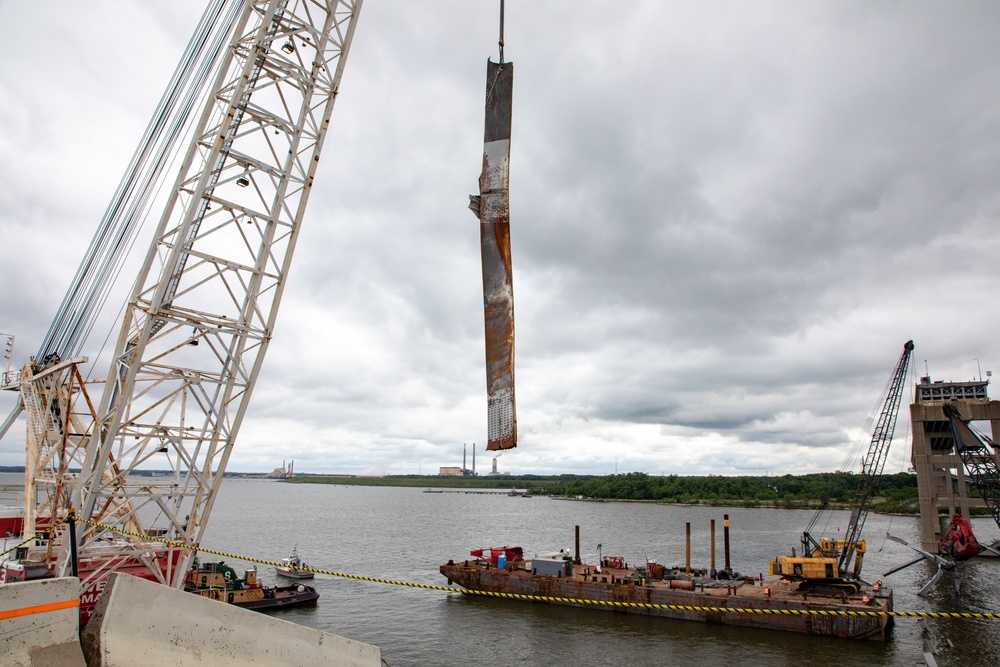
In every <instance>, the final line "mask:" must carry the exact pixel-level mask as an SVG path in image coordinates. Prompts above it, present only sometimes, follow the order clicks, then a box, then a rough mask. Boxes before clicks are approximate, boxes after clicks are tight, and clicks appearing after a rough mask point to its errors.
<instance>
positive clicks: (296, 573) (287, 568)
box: [274, 547, 315, 579]
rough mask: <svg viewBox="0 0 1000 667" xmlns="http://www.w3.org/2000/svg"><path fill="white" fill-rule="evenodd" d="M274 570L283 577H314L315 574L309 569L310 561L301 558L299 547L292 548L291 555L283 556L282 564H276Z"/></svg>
mask: <svg viewBox="0 0 1000 667" xmlns="http://www.w3.org/2000/svg"><path fill="white" fill-rule="evenodd" d="M303 568H304V569H303ZM274 570H275V571H276V572H277V573H278V574H280V575H281V576H282V577H289V578H291V579H312V578H313V577H314V576H315V575H314V574H313V573H312V572H310V571H309V563H306V562H305V561H303V560H302V559H301V558H299V554H298V551H297V547H296V548H293V549H292V555H291V556H289V557H288V558H282V559H281V565H276V566H275V567H274Z"/></svg>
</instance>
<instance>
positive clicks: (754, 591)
mask: <svg viewBox="0 0 1000 667" xmlns="http://www.w3.org/2000/svg"><path fill="white" fill-rule="evenodd" d="M538 561H539V562H538V563H535V562H533V561H532V560H520V561H515V562H514V563H506V564H505V563H504V562H503V561H502V560H501V561H500V562H499V565H498V564H497V562H496V561H493V562H491V561H490V560H489V558H480V559H475V560H466V561H459V562H457V563H456V562H454V561H448V563H447V564H446V565H442V566H441V568H440V571H441V574H443V575H444V576H445V577H447V579H448V582H449V584H451V583H455V584H458V585H460V586H462V587H464V588H467V589H469V590H476V591H488V592H493V593H501V594H513V595H516V596H518V597H517V598H516V599H522V600H531V601H536V602H543V603H547V604H557V605H567V606H571V607H583V608H588V609H601V610H604V611H615V612H619V613H629V614H642V615H646V616H660V617H664V618H674V619H681V620H687V621H701V622H703V623H719V624H721V625H735V626H741V627H750V628H761V629H766V630H783V631H788V632H802V633H805V634H811V635H819V636H824V637H842V638H847V639H870V640H876V641H885V640H886V638H887V634H888V631H889V628H890V627H891V626H892V616H891V615H888V614H884V613H871V612H891V611H892V589H890V588H888V587H879V589H878V590H873V589H872V588H871V587H868V588H865V589H862V590H861V591H859V592H858V593H857V594H856V595H850V596H847V595H837V596H835V597H830V596H828V595H819V594H816V593H803V592H799V591H797V590H795V589H794V584H788V583H782V581H781V580H779V579H763V580H761V581H758V580H756V579H754V578H752V577H746V578H739V579H733V580H719V579H710V578H708V577H696V576H693V575H691V574H687V573H685V572H684V571H683V570H682V571H680V573H678V571H677V570H668V571H666V572H665V573H661V574H660V577H661V578H659V579H657V578H655V577H654V576H653V573H655V572H657V568H649V569H647V568H629V567H627V566H626V567H613V566H612V567H601V568H597V567H593V566H587V565H573V564H572V562H571V561H569V560H566V561H565V565H564V566H562V567H559V568H558V569H556V570H555V571H554V572H553V573H552V574H542V573H541V572H542V571H544V572H551V571H552V569H551V567H550V565H551V563H552V561H551V560H550V559H538ZM541 565H544V567H542V568H541V570H540V569H539V566H541ZM521 596H524V597H521ZM737 609H738V610H743V611H730V610H737ZM830 612H833V613H830ZM845 612H847V613H845Z"/></svg>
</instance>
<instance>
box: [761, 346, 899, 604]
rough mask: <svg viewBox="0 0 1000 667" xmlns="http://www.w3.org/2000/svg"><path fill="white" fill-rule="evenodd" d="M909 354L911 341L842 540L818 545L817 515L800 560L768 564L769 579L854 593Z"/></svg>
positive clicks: (781, 558)
mask: <svg viewBox="0 0 1000 667" xmlns="http://www.w3.org/2000/svg"><path fill="white" fill-rule="evenodd" d="M912 352H913V341H912V340H911V341H907V342H906V344H905V345H903V353H902V355H901V356H900V358H899V362H898V363H897V364H896V368H895V370H894V371H893V374H892V376H891V378H890V381H889V384H888V385H887V390H886V392H885V400H884V402H883V404H882V410H881V412H880V413H879V417H878V421H877V422H876V424H875V426H874V428H873V430H872V437H871V443H870V444H869V447H868V452H867V454H866V455H865V458H864V460H863V461H862V463H861V473H860V475H859V478H858V490H857V492H856V494H855V497H854V504H853V506H852V509H851V517H850V520H849V522H848V526H847V531H846V532H845V536H844V538H843V539H836V540H834V539H820V540H817V539H816V538H814V537H813V536H812V535H811V534H810V531H811V530H812V528H813V526H814V525H815V524H816V521H817V519H818V518H819V516H820V515H821V513H822V510H820V511H819V512H817V513H816V514H815V515H814V516H813V519H812V521H810V523H809V526H808V527H807V528H806V530H805V532H803V533H802V555H801V556H795V555H794V554H793V555H792V556H778V557H777V558H776V559H774V560H772V561H771V566H770V570H771V574H772V575H775V576H781V577H783V578H785V579H789V580H792V581H800V582H802V584H801V586H805V587H806V588H823V587H825V588H830V589H832V590H840V591H853V592H856V591H857V590H859V588H860V587H859V585H858V582H859V581H860V578H861V565H862V562H863V560H864V554H865V541H864V540H863V539H861V531H862V529H863V528H864V525H865V520H866V519H867V518H868V513H869V511H870V510H871V507H872V502H873V501H874V500H875V496H876V495H878V485H879V481H880V480H881V478H882V471H883V469H884V468H885V461H886V457H887V456H888V453H889V445H890V444H891V443H892V436H893V433H894V432H895V430H896V419H897V417H898V416H899V406H900V401H901V400H902V396H903V388H904V386H905V382H906V373H907V369H908V367H909V362H910V356H911V354H912Z"/></svg>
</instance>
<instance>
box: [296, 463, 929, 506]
mask: <svg viewBox="0 0 1000 667" xmlns="http://www.w3.org/2000/svg"><path fill="white" fill-rule="evenodd" d="M285 481H287V482H293V483H313V484H349V485H365V486H411V487H433V488H446V489H510V488H517V489H524V490H528V491H530V492H531V493H532V494H536V495H550V496H560V497H568V498H578V499H587V500H620V501H646V502H660V503H672V504H690V505H715V506H720V507H782V508H803V509H804V508H817V507H830V508H847V507H850V506H851V505H852V504H853V502H854V498H855V496H856V495H857V493H858V484H859V482H860V478H859V476H858V475H854V474H852V473H844V472H837V473H816V474H811V475H782V476H778V477H775V476H739V477H723V476H717V475H708V476H684V475H665V476H654V475H647V474H645V473H641V472H632V473H627V474H622V475H604V476H598V475H551V476H544V475H513V476H512V475H490V476H487V477H471V476H469V477H441V476H438V475H390V476H385V477H346V476H305V475H300V476H297V477H295V478H292V479H288V480H285ZM916 499H917V478H916V475H913V474H909V473H897V474H893V475H884V476H883V477H882V480H881V483H880V484H879V494H878V500H877V505H876V509H877V510H878V511H880V512H891V513H899V514H916V513H917V512H918V508H917V503H916Z"/></svg>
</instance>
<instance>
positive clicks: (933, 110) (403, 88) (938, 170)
mask: <svg viewBox="0 0 1000 667" xmlns="http://www.w3.org/2000/svg"><path fill="white" fill-rule="evenodd" d="M498 5H499V3H498V2H485V1H484V2H470V1H469V0H427V1H425V2H404V1H403V0H366V3H365V6H364V9H363V11H362V14H361V18H360V22H359V25H358V29H357V33H356V36H355V41H354V45H353V48H352V50H351V54H350V57H349V60H348V63H347V68H346V72H345V75H344V79H343V83H342V86H341V94H340V96H339V98H338V102H337V106H336V109H335V110H334V114H333V121H332V125H331V130H330V134H329V136H328V138H327V142H326V146H325V151H324V156H323V161H322V163H321V166H320V168H319V174H318V176H317V186H316V190H315V192H314V194H313V196H312V198H311V200H310V208H309V211H308V213H307V215H306V221H305V224H304V227H303V231H302V235H301V239H300V242H299V246H298V248H299V249H298V251H297V253H296V256H295V260H294V262H293V266H292V270H291V275H290V278H289V281H288V286H287V290H286V294H285V298H284V301H283V302H282V306H281V312H280V314H279V316H278V326H277V329H276V331H275V333H274V342H273V344H272V345H271V348H270V352H269V355H268V358H267V360H266V361H265V370H264V372H263V375H262V377H261V378H260V381H259V382H258V385H257V387H256V389H255V393H254V399H253V403H252V407H251V412H250V415H249V417H248V418H247V420H246V422H245V423H244V426H243V429H242V431H241V433H240V436H239V441H238V444H237V447H236V449H235V451H234V454H233V457H232V460H231V462H230V466H229V470H239V471H260V470H270V469H271V468H273V467H275V466H278V465H280V464H281V463H282V460H289V459H294V460H295V462H296V464H295V467H296V470H297V471H299V472H328V473H367V474H372V473H389V474H406V473H417V472H423V473H425V474H426V473H432V472H437V468H438V467H439V466H445V465H460V464H461V462H462V447H463V443H468V444H469V446H470V456H471V446H472V443H477V448H478V450H479V451H478V457H477V458H478V460H477V469H478V470H479V471H480V472H487V471H488V470H489V469H490V465H491V456H487V454H486V453H485V451H483V448H484V444H485V441H486V379H485V360H484V338H483V312H482V283H481V273H480V271H481V265H480V255H479V231H478V221H477V220H476V218H475V216H474V215H473V214H472V213H471V212H470V211H469V210H468V208H467V205H468V195H469V194H470V193H475V192H477V188H478V186H477V181H478V176H479V169H480V166H481V160H482V136H483V100H484V94H485V85H486V84H485V77H486V60H487V58H488V57H492V58H494V59H496V57H497V48H496V41H497V22H498ZM506 9H507V11H506V30H505V37H506V47H505V52H504V55H505V56H506V58H507V59H508V60H510V61H513V63H514V66H515V75H514V118H513V138H512V145H511V192H510V198H511V244H512V254H513V266H514V304H515V321H516V391H517V408H518V415H517V416H518V427H519V429H518V430H519V436H520V437H519V445H518V447H517V449H515V450H511V451H509V452H506V453H504V454H503V456H502V458H500V459H499V460H498V462H497V465H498V468H499V469H500V470H501V471H506V470H509V471H510V472H512V473H515V474H522V473H598V474H606V473H613V472H615V471H616V470H617V471H619V472H629V471H644V472H648V473H651V474H672V473H676V474H720V475H734V474H751V475H756V474H765V472H767V473H769V474H784V473H807V472H820V471H830V470H834V469H837V468H840V467H841V466H842V465H843V463H844V460H845V457H846V456H847V453H848V451H849V450H850V448H851V444H852V442H854V441H855V439H856V438H857V436H858V431H859V429H860V428H861V427H862V426H863V425H864V423H865V420H866V418H867V417H868V415H869V413H870V412H871V410H872V408H873V406H874V405H875V404H876V402H877V401H878V399H879V396H880V393H881V392H882V389H883V387H884V386H885V384H886V382H887V380H888V379H889V376H890V374H891V371H892V370H893V367H894V366H895V364H896V361H897V360H898V358H899V355H900V353H901V351H902V346H903V344H904V343H905V342H906V340H908V339H911V338H912V339H913V340H914V342H915V345H916V350H915V352H914V357H913V362H914V363H913V366H914V370H915V375H911V381H910V382H909V383H908V387H907V394H906V398H905V399H904V404H905V403H909V401H910V399H911V397H912V389H913V387H912V380H913V379H914V378H915V377H916V376H919V375H924V374H925V373H926V372H929V373H930V375H931V376H932V377H933V378H934V379H936V380H971V379H974V378H977V377H979V376H980V375H982V376H984V377H985V375H986V372H987V370H992V369H996V370H998V371H1000V336H998V332H1000V312H997V308H996V303H997V296H996V294H997V291H998V287H1000V266H998V264H997V258H998V257H1000V233H998V231H997V228H996V227H997V226H996V223H997V219H998V216H1000V188H998V184H997V178H998V175H1000V40H998V39H997V29H998V26H1000V4H998V3H996V2H989V1H982V2H973V1H967V2H961V3H949V2H918V1H913V2H905V3H900V2H888V1H876V2H872V1H866V2H860V1H859V2H844V1H840V0H837V1H833V0H831V1H829V2H819V1H817V2H807V3H803V2H791V1H786V2H768V1H766V0H761V1H758V2H753V3H742V2H733V1H730V2H712V1H707V2H706V1H702V0H699V1H698V2H695V1H693V0H688V1H685V2H682V1H664V0H648V1H641V0H640V1H636V2H630V3H619V4H615V3H612V4H609V3H606V2H588V1H583V2H581V1H579V0H572V1H571V0H550V1H548V2H528V1H526V0H521V1H518V0H511V1H510V2H507V8H506ZM202 10H203V2H199V1H191V0H184V1H181V0H172V1H171V2H169V3H166V2H155V3H151V2H140V1H126V0H103V1H92V2H87V3H80V2H69V1H68V0H67V1H55V0H53V1H49V2H32V3H26V2H11V1H9V0H0V23H2V24H3V25H4V26H6V27H7V30H6V31H5V32H6V37H5V40H4V46H3V47H0V48H2V49H3V66H2V67H0V249H2V251H0V261H2V263H3V272H2V276H3V278H2V279H3V289H2V290H0V332H4V333H12V334H14V335H15V336H16V337H17V339H16V343H15V350H14V351H15V355H14V366H20V365H21V364H22V363H24V361H25V360H26V357H27V355H29V354H31V353H33V352H34V351H35V350H36V349H37V347H38V345H39V342H40V339H41V337H42V335H43V334H44V332H45V330H46V328H47V327H48V324H49V322H50V321H51V319H52V317H53V315H54V314H55V311H56V309H57V307H58V304H59V301H60V300H61V298H62V296H63V294H64V292H65V290H66V288H67V286H68V285H69V282H70V280H71V278H72V275H73V273H74V271H75V270H76V267H77V265H78V263H79V261H80V259H81V257H82V256H83V252H84V250H85V248H86V245H87V244H88V243H89V241H90V238H91V236H92V235H93V233H94V231H95V229H96V226H97V223H98V221H99V220H100V217H101V215H102V214H103V212H104V209H105V207H106V206H107V203H108V201H109V200H110V198H111V195H112V194H113V192H114V189H115V186H116V185H117V183H118V181H119V179H120V177H121V175H122V173H123V171H124V169H125V167H126V165H127V162H128V159H129V157H130V156H131V154H132V152H133V151H134V150H135V148H136V145H137V143H138V140H139V137H140V135H141V133H142V130H143V128H144V127H145V125H146V122H147V121H148V119H149V117H150V115H151V113H152V111H153V108H154V106H155V104H156V102H157V100H158V99H159V96H160V94H161V93H162V91H163V88H164V87H165V85H166V83H167V80H168V79H169V77H170V74H171V73H172V71H173V69H174V66H175V65H176V62H177V59H178V58H179V57H180V53H181V51H182V49H183V47H184V45H185V44H186V43H187V40H188V38H189V36H190V33H191V31H192V30H193V28H194V25H195V23H196V21H197V20H198V18H199V17H200V15H201V12H202ZM105 319H106V321H105V323H104V324H103V328H102V326H99V327H98V329H101V331H100V335H94V336H93V337H92V340H91V341H90V342H91V346H92V347H93V348H94V349H97V348H99V347H100V345H101V344H102V343H103V339H104V336H105V335H106V334H107V332H108V331H111V330H112V329H114V328H115V327H116V324H115V317H114V314H112V316H109V317H107V318H105ZM95 372H96V374H98V375H105V374H106V371H105V370H103V369H101V370H100V371H95ZM998 396H1000V394H998ZM13 405H14V395H13V394H10V393H8V392H3V393H2V394H0V412H3V416H5V415H6V413H7V412H9V410H10V409H11V407H12V406H13ZM896 435H897V437H896V440H895V442H894V444H893V449H892V452H891V454H890V460H889V463H888V465H887V467H886V471H887V472H897V471H899V470H905V469H906V467H907V463H906V462H905V459H906V458H907V457H908V455H909V452H908V448H909V442H908V439H909V420H908V417H907V413H906V411H905V408H904V411H903V413H902V414H901V418H900V421H899V424H898V426H897V430H896ZM23 448H24V435H23V423H21V424H18V425H17V426H15V427H14V429H12V431H11V433H9V434H8V435H7V437H6V438H4V440H3V441H2V442H0V465H23V462H24V454H23V451H24V450H23Z"/></svg>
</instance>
